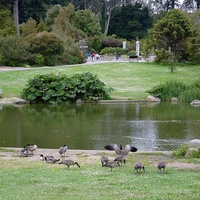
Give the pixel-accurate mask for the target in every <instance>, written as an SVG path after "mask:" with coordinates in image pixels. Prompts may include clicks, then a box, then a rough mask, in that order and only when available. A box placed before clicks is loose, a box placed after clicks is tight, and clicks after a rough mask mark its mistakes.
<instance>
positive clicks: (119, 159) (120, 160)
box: [114, 155, 126, 166]
mask: <svg viewBox="0 0 200 200" xmlns="http://www.w3.org/2000/svg"><path fill="white" fill-rule="evenodd" d="M114 161H117V164H118V166H120V164H119V163H121V165H122V163H124V164H126V158H125V155H118V156H117V157H116V158H115V159H114Z"/></svg>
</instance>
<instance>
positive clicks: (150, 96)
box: [147, 95, 161, 102]
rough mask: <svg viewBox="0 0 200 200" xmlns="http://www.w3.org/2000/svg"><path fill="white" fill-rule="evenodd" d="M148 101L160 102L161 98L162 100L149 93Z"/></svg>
mask: <svg viewBox="0 0 200 200" xmlns="http://www.w3.org/2000/svg"><path fill="white" fill-rule="evenodd" d="M147 101H153V102H160V101H161V100H160V99H159V98H157V97H154V96H152V95H149V96H148V97H147Z"/></svg>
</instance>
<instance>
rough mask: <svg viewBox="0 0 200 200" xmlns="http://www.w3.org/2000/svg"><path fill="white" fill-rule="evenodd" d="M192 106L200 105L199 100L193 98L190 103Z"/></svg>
mask: <svg viewBox="0 0 200 200" xmlns="http://www.w3.org/2000/svg"><path fill="white" fill-rule="evenodd" d="M190 104H191V105H193V106H200V101H199V100H193V101H192V102H191V103H190Z"/></svg>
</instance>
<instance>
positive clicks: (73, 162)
mask: <svg viewBox="0 0 200 200" xmlns="http://www.w3.org/2000/svg"><path fill="white" fill-rule="evenodd" d="M58 164H59V165H60V164H64V165H67V167H68V168H69V167H70V166H71V165H77V166H78V167H79V168H80V167H81V166H80V165H79V164H78V163H77V162H75V161H73V160H63V161H61V162H60V163H58Z"/></svg>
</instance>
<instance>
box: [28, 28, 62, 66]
mask: <svg viewBox="0 0 200 200" xmlns="http://www.w3.org/2000/svg"><path fill="white" fill-rule="evenodd" d="M27 40H28V41H29V42H30V44H31V45H30V47H31V48H30V51H31V53H33V54H38V53H39V54H41V55H43V57H44V65H47V66H53V65H56V64H57V63H58V61H59V58H60V57H59V56H60V55H62V54H63V52H64V43H63V41H62V40H60V39H59V38H58V37H56V35H55V34H53V33H48V32H41V33H38V34H37V35H36V36H31V35H30V36H29V37H28V38H27Z"/></svg>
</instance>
